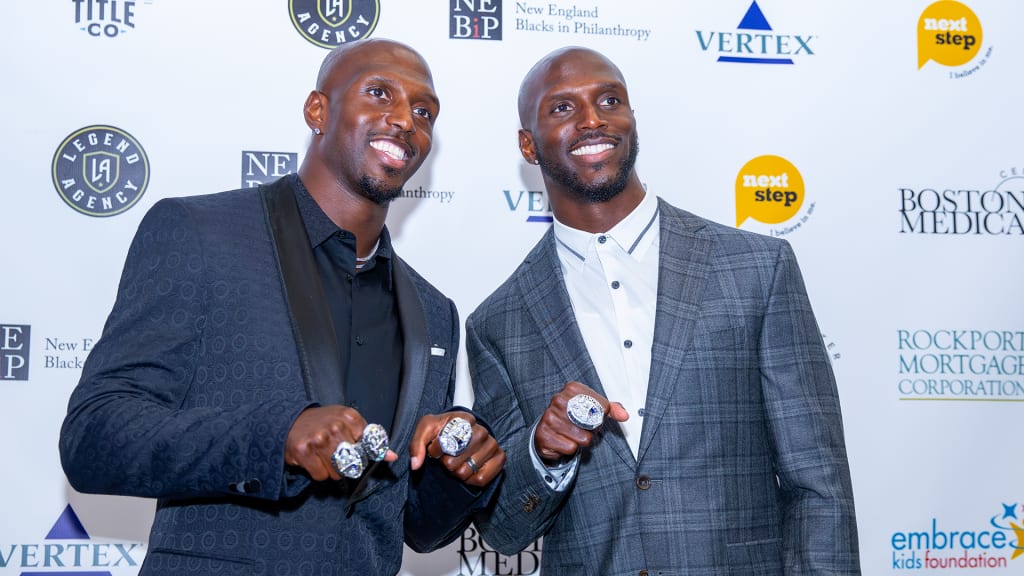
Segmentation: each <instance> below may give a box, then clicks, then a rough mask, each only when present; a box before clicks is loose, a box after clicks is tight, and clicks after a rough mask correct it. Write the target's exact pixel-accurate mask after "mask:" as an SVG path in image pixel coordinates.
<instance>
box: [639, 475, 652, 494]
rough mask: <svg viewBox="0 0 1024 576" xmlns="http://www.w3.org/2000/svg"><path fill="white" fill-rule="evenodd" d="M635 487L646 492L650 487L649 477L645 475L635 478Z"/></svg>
mask: <svg viewBox="0 0 1024 576" xmlns="http://www.w3.org/2000/svg"><path fill="white" fill-rule="evenodd" d="M636 487H637V488H639V489H641V490H647V489H649V488H650V487H651V477H650V476H647V475H646V474H641V475H640V476H637V477H636Z"/></svg>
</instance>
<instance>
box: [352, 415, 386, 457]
mask: <svg viewBox="0 0 1024 576" xmlns="http://www.w3.org/2000/svg"><path fill="white" fill-rule="evenodd" d="M359 445H360V446H361V447H362V449H363V453H364V454H366V457H367V458H368V459H370V460H373V461H374V462H380V461H381V460H383V459H384V456H386V455H387V453H388V448H389V445H388V431H387V430H385V429H384V427H383V426H381V425H380V424H367V425H366V428H363V438H362V440H360V441H359Z"/></svg>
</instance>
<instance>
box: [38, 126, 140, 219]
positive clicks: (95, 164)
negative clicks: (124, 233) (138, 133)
mask: <svg viewBox="0 0 1024 576" xmlns="http://www.w3.org/2000/svg"><path fill="white" fill-rule="evenodd" d="M53 185H54V186H55V187H56V188H57V193H58V194H60V197H61V198H63V199H64V201H65V202H67V204H68V206H71V207H72V208H74V209H75V210H77V211H79V212H81V213H82V214H85V215H87V216H97V217H103V216H114V215H116V214H120V213H122V212H124V211H125V210H127V209H129V208H131V207H132V206H134V205H135V203H136V202H138V201H139V198H141V197H142V195H143V194H145V192H146V187H147V186H149V158H148V157H147V156H146V151H145V150H143V149H142V146H141V145H139V142H138V140H136V139H135V137H134V136H132V135H131V134H129V133H127V132H125V131H124V130H121V129H120V128H115V127H114V126H101V125H98V126H87V127H85V128H82V129H81V130H77V131H75V132H73V133H71V135H69V136H68V137H67V138H65V139H64V141H63V142H61V143H60V146H59V147H58V148H57V152H56V153H55V154H54V155H53Z"/></svg>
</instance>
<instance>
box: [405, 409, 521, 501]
mask: <svg viewBox="0 0 1024 576" xmlns="http://www.w3.org/2000/svg"><path fill="white" fill-rule="evenodd" d="M456 417H459V418H462V419H463V420H466V421H467V422H469V423H470V424H471V425H472V426H473V439H472V440H470V442H469V446H467V447H466V449H465V450H463V452H462V454H459V455H458V456H449V455H447V454H444V453H443V452H441V443H440V442H439V441H438V439H437V435H438V434H440V433H441V430H442V429H444V426H445V424H447V423H448V421H449V420H452V419H453V418H456ZM409 456H410V457H411V461H410V463H409V467H410V468H412V469H413V470H418V469H419V468H420V467H421V466H423V461H424V460H425V458H426V456H430V457H431V458H438V459H440V461H441V464H443V465H444V467H445V468H447V469H448V471H449V472H451V473H452V475H454V476H455V477H456V478H458V479H460V480H462V481H463V482H464V483H466V484H469V485H470V486H486V485H487V484H489V483H490V482H491V480H494V478H495V477H496V476H497V475H498V473H500V472H501V469H502V468H504V467H505V451H504V450H502V449H501V447H500V446H498V441H497V440H495V439H494V437H493V436H491V434H490V433H489V432H488V431H487V428H484V427H483V426H481V425H479V424H477V422H476V418H474V417H473V415H472V414H470V413H468V412H445V413H444V414H428V415H426V416H424V417H423V418H420V421H419V423H418V424H417V425H416V431H415V432H413V435H412V441H411V442H410V443H409ZM471 456H472V457H473V462H475V463H476V466H477V471H476V472H473V470H472V468H470V467H469V465H468V464H466V461H467V460H469V458H470V457H471Z"/></svg>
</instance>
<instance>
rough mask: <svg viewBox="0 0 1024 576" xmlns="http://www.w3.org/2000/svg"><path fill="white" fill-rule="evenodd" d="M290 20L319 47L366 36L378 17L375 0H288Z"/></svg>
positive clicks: (378, 5) (377, 4)
mask: <svg viewBox="0 0 1024 576" xmlns="http://www.w3.org/2000/svg"><path fill="white" fill-rule="evenodd" d="M288 12H289V13H290V15H291V18H292V24H293V25H294V26H295V29H296V30H298V32H299V34H301V35H302V37H303V38H305V39H306V40H309V41H310V42H311V43H313V44H316V45H317V46H319V47H321V48H327V49H331V48H337V47H338V46H341V45H342V44H345V43H348V42H352V41H353V40H359V39H361V38H366V37H368V36H369V35H370V34H372V33H373V30H374V29H375V28H376V27H377V20H378V19H379V18H380V2H379V0H288Z"/></svg>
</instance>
